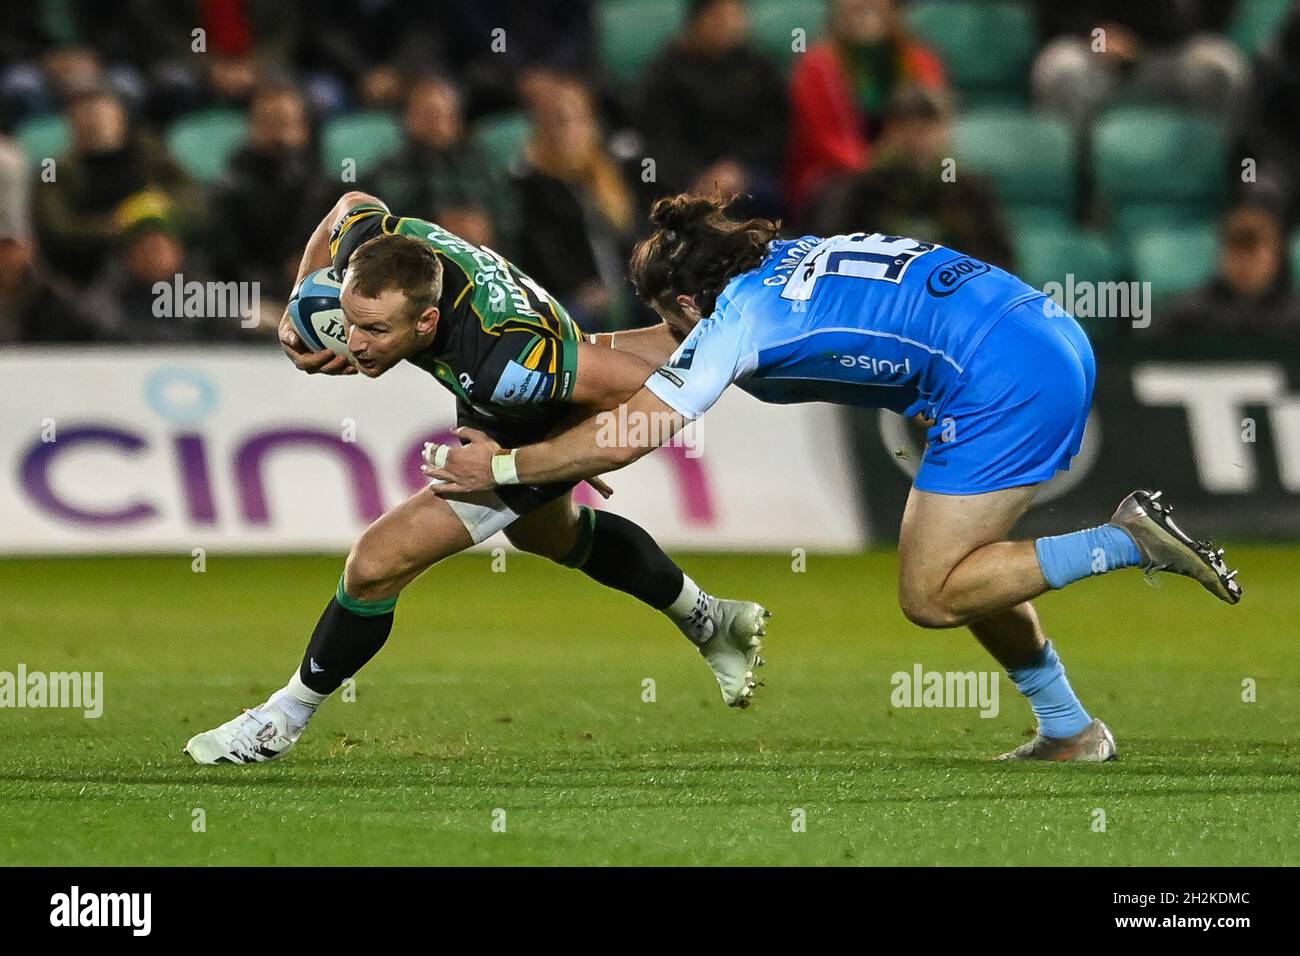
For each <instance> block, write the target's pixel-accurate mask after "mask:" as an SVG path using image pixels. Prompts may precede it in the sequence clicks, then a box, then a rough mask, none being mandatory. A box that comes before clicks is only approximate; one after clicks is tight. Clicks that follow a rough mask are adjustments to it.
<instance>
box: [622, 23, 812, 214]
mask: <svg viewBox="0 0 1300 956" xmlns="http://www.w3.org/2000/svg"><path fill="white" fill-rule="evenodd" d="M749 31H750V21H749V14H748V10H747V8H746V4H745V0H691V4H690V7H689V15H688V17H687V21H686V25H685V28H684V29H683V31H682V33H681V34H680V35H679V36H678V37H677V38H676V39H675V40H674V41H673V42H672V43H671V44H669V45H668V47H667V48H665V49H664V50H663V52H662V53H660V54H659V56H658V57H657V58H656V59H655V61H654V63H652V64H651V66H650V67H649V69H648V70H647V71H646V74H645V76H644V78H643V80H642V84H641V88H640V91H639V95H638V97H637V100H638V105H637V110H636V113H637V119H638V126H639V129H640V131H641V133H642V134H643V135H644V137H645V155H647V156H650V157H653V158H654V161H655V166H656V180H655V183H654V186H655V192H656V194H658V195H662V194H665V193H675V192H682V191H684V190H691V191H696V192H714V191H716V192H719V193H722V194H724V195H734V194H748V195H751V196H753V197H755V199H756V200H757V202H756V203H755V204H754V208H748V209H746V210H744V215H746V216H751V215H762V216H767V217H774V216H776V215H777V213H778V209H777V195H778V188H777V179H778V174H779V169H780V164H781V160H782V158H783V156H784V155H785V142H786V126H787V118H788V108H787V104H786V91H785V80H784V78H783V77H782V75H781V72H780V70H779V69H777V66H776V64H774V63H773V62H772V61H771V60H769V59H768V58H767V57H766V56H764V55H763V54H762V53H759V52H758V51H757V50H756V49H754V47H753V46H752V45H751V44H750V42H749Z"/></svg>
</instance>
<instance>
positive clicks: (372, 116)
mask: <svg viewBox="0 0 1300 956" xmlns="http://www.w3.org/2000/svg"><path fill="white" fill-rule="evenodd" d="M401 145H402V126H401V123H399V122H398V120H397V117H396V116H394V115H393V114H392V113H386V112H383V111H380V110H372V111H368V112H362V113H352V114H349V115H346V116H340V117H337V118H336V119H333V120H330V121H329V122H328V123H326V124H325V128H324V129H323V130H322V131H321V163H322V165H323V166H324V167H325V173H326V175H327V176H330V177H334V176H338V175H339V173H340V172H341V171H342V170H343V161H344V160H347V159H350V160H352V161H353V162H354V163H356V169H355V170H354V172H355V173H356V175H357V177H358V178H360V179H364V178H365V177H366V176H368V175H369V174H370V173H372V172H373V171H374V167H375V166H377V165H378V164H379V163H380V162H381V161H382V160H383V159H384V158H385V157H387V156H389V155H390V154H392V153H394V152H396V151H397V148H398V147H399V146H401Z"/></svg>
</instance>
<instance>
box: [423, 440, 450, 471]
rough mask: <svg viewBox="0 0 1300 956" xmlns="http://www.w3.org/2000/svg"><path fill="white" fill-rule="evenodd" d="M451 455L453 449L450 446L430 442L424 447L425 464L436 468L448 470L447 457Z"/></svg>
mask: <svg viewBox="0 0 1300 956" xmlns="http://www.w3.org/2000/svg"><path fill="white" fill-rule="evenodd" d="M450 453H451V448H450V447H449V446H447V445H435V444H434V443H433V442H428V443H426V444H425V446H424V462H425V464H426V465H432V466H433V467H434V468H446V467H447V455H448V454H450Z"/></svg>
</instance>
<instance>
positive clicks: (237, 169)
mask: <svg viewBox="0 0 1300 956" xmlns="http://www.w3.org/2000/svg"><path fill="white" fill-rule="evenodd" d="M338 191H339V188H331V187H330V185H329V184H328V183H327V182H326V181H325V179H324V177H323V175H322V173H321V169H320V163H319V160H318V158H317V153H316V150H315V149H314V148H313V142H312V129H311V117H310V116H309V115H308V112H307V103H306V101H305V100H304V99H303V97H302V94H301V93H300V92H299V91H298V90H297V89H296V88H294V87H293V86H291V85H288V84H274V85H268V86H265V87H263V88H261V89H260V90H259V91H258V92H257V94H256V95H255V96H254V97H253V105H252V109H251V110H250V111H249V130H248V142H247V143H246V144H245V145H244V146H243V147H242V148H240V149H239V150H238V151H237V152H236V153H235V154H234V155H233V156H232V157H231V158H230V164H229V166H228V168H227V170H226V175H225V177H224V178H223V179H222V180H221V182H220V183H218V184H217V185H216V187H215V188H214V190H213V202H212V219H211V228H210V230H209V239H208V250H209V253H210V257H211V262H212V268H213V271H214V272H215V273H216V275H217V276H219V277H220V278H222V279H240V280H244V281H250V282H251V281H257V282H258V283H259V284H260V287H261V291H262V294H263V295H265V296H268V297H271V298H278V299H280V300H281V301H287V299H288V296H289V291H290V288H291V286H292V284H293V280H294V278H295V277H296V275H297V272H298V260H299V257H300V256H301V254H302V245H303V242H304V240H305V237H306V236H309V235H310V234H311V231H312V229H313V228H315V225H316V223H318V222H320V219H321V217H322V216H323V215H324V214H325V212H326V211H327V210H328V209H329V207H330V205H331V203H332V202H333V200H334V199H335V198H336V196H335V195H334V194H336V193H337V192H338Z"/></svg>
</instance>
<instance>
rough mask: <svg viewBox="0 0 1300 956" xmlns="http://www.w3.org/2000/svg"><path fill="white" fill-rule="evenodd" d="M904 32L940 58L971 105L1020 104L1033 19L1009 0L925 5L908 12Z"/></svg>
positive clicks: (1034, 34)
mask: <svg viewBox="0 0 1300 956" xmlns="http://www.w3.org/2000/svg"><path fill="white" fill-rule="evenodd" d="M905 17H906V21H907V25H908V27H909V28H910V29H911V30H912V32H913V33H914V34H916V36H917V37H918V39H920V40H922V41H923V42H925V43H926V44H928V45H929V46H930V47H932V48H933V49H934V51H935V52H936V53H938V54H939V56H940V57H942V59H943V63H944V67H945V69H946V70H947V71H948V77H949V80H950V82H951V83H952V85H953V86H954V87H955V88H956V89H957V90H958V91H960V92H961V94H962V95H963V101H964V102H965V103H966V104H968V105H971V106H975V105H990V104H997V103H1015V102H1020V103H1023V102H1025V100H1026V99H1027V97H1028V92H1027V91H1028V87H1029V66H1030V64H1031V63H1032V62H1033V58H1034V53H1035V51H1036V49H1037V46H1038V28H1037V26H1036V25H1035V23H1034V17H1033V14H1032V13H1031V12H1030V10H1029V8H1028V7H1027V6H1026V5H1024V4H1022V3H1014V2H1010V0H986V2H978V3H971V2H970V0H924V2H921V3H914V4H912V5H911V6H910V7H908V9H907V11H906V13H905Z"/></svg>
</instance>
